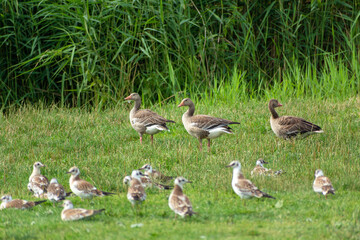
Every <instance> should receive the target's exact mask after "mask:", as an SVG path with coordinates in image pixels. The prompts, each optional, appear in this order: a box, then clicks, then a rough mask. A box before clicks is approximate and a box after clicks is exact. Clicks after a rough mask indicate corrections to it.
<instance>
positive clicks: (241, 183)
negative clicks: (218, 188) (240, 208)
mask: <svg viewBox="0 0 360 240" xmlns="http://www.w3.org/2000/svg"><path fill="white" fill-rule="evenodd" d="M226 167H231V168H233V177H232V181H231V186H232V188H233V190H234V192H235V193H236V194H237V195H239V196H240V198H241V199H248V198H252V197H256V198H263V197H265V198H273V199H275V198H274V197H273V196H270V195H269V194H267V193H265V192H262V191H260V190H259V189H258V188H257V187H256V186H255V185H254V184H253V183H252V182H251V181H250V180H248V179H246V178H245V177H244V175H243V173H242V172H241V163H240V162H238V161H232V162H231V163H230V164H229V165H227V166H226ZM244 205H245V201H244Z"/></svg>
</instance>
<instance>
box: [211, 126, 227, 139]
mask: <svg viewBox="0 0 360 240" xmlns="http://www.w3.org/2000/svg"><path fill="white" fill-rule="evenodd" d="M208 131H209V133H210V134H209V136H208V138H210V139H212V138H217V137H220V136H221V135H223V134H224V133H227V134H232V133H230V132H229V130H228V129H226V128H224V127H217V128H213V129H210V130H208Z"/></svg>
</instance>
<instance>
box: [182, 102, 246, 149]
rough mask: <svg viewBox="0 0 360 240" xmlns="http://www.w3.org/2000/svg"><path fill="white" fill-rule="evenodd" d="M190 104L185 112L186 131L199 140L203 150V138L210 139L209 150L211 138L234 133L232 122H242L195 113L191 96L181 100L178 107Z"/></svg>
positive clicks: (183, 118)
mask: <svg viewBox="0 0 360 240" xmlns="http://www.w3.org/2000/svg"><path fill="white" fill-rule="evenodd" d="M184 106H188V107H189V109H188V110H187V111H186V112H185V113H184V114H183V116H182V122H183V124H184V127H185V129H186V131H187V132H188V133H189V134H190V135H191V136H193V137H196V138H197V139H198V140H199V144H200V150H202V139H204V138H206V139H207V141H208V150H209V151H210V141H211V139H214V138H217V137H220V136H221V135H223V134H225V133H227V134H232V133H233V132H232V131H231V128H230V127H229V126H228V125H230V124H240V123H239V122H233V121H230V120H226V119H221V118H215V117H211V116H208V115H194V112H195V105H194V103H193V102H192V101H191V99H190V98H185V99H183V100H182V101H181V103H180V104H179V105H178V107H184Z"/></svg>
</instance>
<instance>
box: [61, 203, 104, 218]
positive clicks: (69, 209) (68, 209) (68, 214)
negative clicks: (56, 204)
mask: <svg viewBox="0 0 360 240" xmlns="http://www.w3.org/2000/svg"><path fill="white" fill-rule="evenodd" d="M62 206H63V207H64V209H63V210H62V211H61V220H63V221H76V220H80V219H84V218H88V217H91V216H94V215H96V214H99V213H101V212H102V211H104V210H105V209H100V210H87V209H83V208H74V205H73V204H72V202H71V201H70V200H65V201H64V203H63V205H62Z"/></svg>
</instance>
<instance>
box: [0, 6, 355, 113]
mask: <svg viewBox="0 0 360 240" xmlns="http://www.w3.org/2000/svg"><path fill="white" fill-rule="evenodd" d="M0 6H1V9H2V10H3V11H2V12H1V13H0V54H1V58H0V89H1V91H0V100H1V103H2V108H4V107H8V106H9V105H11V104H12V103H16V104H21V103H22V102H23V101H24V100H26V101H29V102H37V101H39V100H42V101H45V102H47V103H49V102H56V103H60V105H61V106H64V105H66V106H89V104H90V105H92V106H95V107H100V108H102V107H103V106H104V104H106V106H109V104H110V105H114V104H118V102H119V100H122V99H123V97H124V96H125V95H127V94H128V93H129V92H131V91H138V92H140V93H141V94H142V95H143V96H144V97H145V99H150V100H151V101H153V100H157V101H159V102H160V101H161V100H163V99H166V98H168V97H171V96H173V95H175V96H179V95H180V97H182V95H184V94H185V95H186V94H188V93H191V95H192V96H195V95H196V96H198V97H211V96H214V95H215V96H216V97H219V98H229V99H236V98H241V99H244V100H248V99H250V98H257V97H262V96H267V95H280V96H282V97H283V96H285V95H288V96H289V95H290V96H296V97H299V96H311V97H316V98H321V97H324V96H326V97H331V96H336V97H347V96H353V95H355V94H356V93H358V90H359V77H360V67H359V58H360V54H359V49H360V23H359V16H360V4H359V2H358V1H355V0H354V1H351V0H344V1H340V0H324V1H320V0H318V1H315V0H312V1H304V0H302V1H285V0H279V1H270V0H269V1H264V0H254V1H249V0H248V1H242V0H240V1H232V0H231V1H230V0H229V1H228V0H223V1H217V0H216V1H212V0H207V1H192V0H181V1H161V0H160V1H159V0H146V1H122V0H121V1H120V0H94V1H83V0H57V1H40V0H31V1H30V0H26V1H18V0H11V1H9V0H1V2H0ZM229 92H231V94H230V95H229V94H228V93H229ZM229 96H230V97H229ZM229 99H227V100H229Z"/></svg>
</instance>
